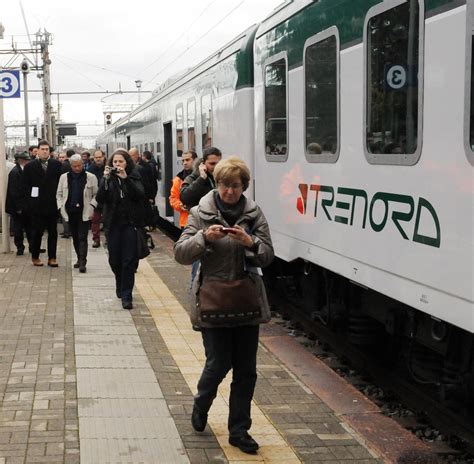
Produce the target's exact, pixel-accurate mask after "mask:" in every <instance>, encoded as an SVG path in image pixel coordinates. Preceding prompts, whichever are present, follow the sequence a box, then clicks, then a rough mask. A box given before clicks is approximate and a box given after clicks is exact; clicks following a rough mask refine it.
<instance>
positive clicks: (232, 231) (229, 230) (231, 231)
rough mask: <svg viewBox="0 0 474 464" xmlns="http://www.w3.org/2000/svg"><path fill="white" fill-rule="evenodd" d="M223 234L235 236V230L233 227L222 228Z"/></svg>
mask: <svg viewBox="0 0 474 464" xmlns="http://www.w3.org/2000/svg"><path fill="white" fill-rule="evenodd" d="M221 232H222V233H224V234H235V229H234V228H233V227H222V229H221Z"/></svg>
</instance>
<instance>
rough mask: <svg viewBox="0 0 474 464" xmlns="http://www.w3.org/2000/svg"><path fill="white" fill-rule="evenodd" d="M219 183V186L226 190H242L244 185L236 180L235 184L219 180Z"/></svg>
mask: <svg viewBox="0 0 474 464" xmlns="http://www.w3.org/2000/svg"><path fill="white" fill-rule="evenodd" d="M217 185H219V187H221V188H223V189H225V190H229V189H232V190H240V189H241V188H242V187H243V185H242V184H241V183H239V182H235V183H233V184H228V183H226V182H218V183H217Z"/></svg>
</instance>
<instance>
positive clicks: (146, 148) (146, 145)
mask: <svg viewBox="0 0 474 464" xmlns="http://www.w3.org/2000/svg"><path fill="white" fill-rule="evenodd" d="M145 151H148V143H145Z"/></svg>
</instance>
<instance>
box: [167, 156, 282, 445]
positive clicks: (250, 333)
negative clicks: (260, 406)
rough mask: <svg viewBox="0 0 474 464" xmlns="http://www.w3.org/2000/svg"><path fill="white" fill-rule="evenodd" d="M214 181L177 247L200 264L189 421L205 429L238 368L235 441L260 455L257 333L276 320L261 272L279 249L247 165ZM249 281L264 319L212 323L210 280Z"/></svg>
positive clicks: (228, 163) (226, 165)
mask: <svg viewBox="0 0 474 464" xmlns="http://www.w3.org/2000/svg"><path fill="white" fill-rule="evenodd" d="M214 178H215V181H216V185H217V188H216V190H213V191H211V192H209V193H208V194H207V195H205V196H204V197H203V198H202V199H201V201H200V202H199V205H198V206H196V207H194V208H192V209H191V211H190V215H189V219H188V225H187V227H186V228H185V229H184V231H183V233H182V235H181V237H180V239H179V240H178V241H177V242H176V244H175V247H174V253H175V259H176V261H178V262H179V263H181V264H192V263H193V262H194V261H197V260H199V261H200V263H201V265H200V269H199V272H198V275H197V276H196V279H195V280H194V284H193V295H194V301H193V304H192V307H191V320H192V323H193V326H194V327H195V328H199V329H200V330H201V332H202V338H203V344H204V349H205V353H206V364H205V366H204V370H203V372H202V374H201V378H200V379H199V382H198V386H197V390H198V391H197V394H196V396H195V397H194V408H193V413H192V418H191V422H192V425H193V427H194V429H195V430H196V431H199V432H202V431H203V430H204V429H205V427H206V423H207V415H208V411H209V409H210V407H211V405H212V402H213V400H214V398H215V397H216V394H217V389H218V387H219V384H220V383H221V382H222V380H223V379H224V377H225V376H226V374H227V373H228V372H229V370H230V369H232V384H231V390H230V398H229V420H228V429H229V443H230V444H231V445H233V446H236V447H238V448H240V449H241V450H242V451H244V452H246V453H255V452H256V451H257V449H258V443H257V442H256V441H255V440H254V439H253V438H252V437H251V436H250V435H249V433H248V430H249V429H250V426H251V424H252V420H251V418H250V405H251V401H252V397H253V393H254V389H255V383H256V380H257V348H258V332H259V324H260V323H262V322H268V321H269V320H270V309H269V306H268V302H267V298H266V295H265V288H264V286H263V281H262V279H261V271H260V269H259V268H260V267H264V266H267V265H269V264H270V263H271V262H272V260H273V246H272V241H271V237H270V232H269V228H268V224H267V221H266V219H265V216H264V215H263V213H262V210H261V209H260V208H259V206H258V205H257V204H256V203H255V202H254V201H252V200H250V199H248V198H246V197H245V196H244V195H243V192H244V191H245V190H246V189H247V187H248V185H249V182H250V171H249V169H248V167H247V166H246V164H245V163H244V162H243V161H242V160H241V159H240V158H238V157H236V156H232V157H230V158H227V159H225V160H222V161H220V162H219V163H218V165H217V166H216V168H215V170H214ZM244 277H248V278H250V279H251V280H252V282H253V283H254V284H255V286H256V288H257V289H258V292H257V293H258V297H257V299H258V306H259V308H260V314H259V315H258V316H255V317H253V318H252V317H250V318H248V317H247V318H246V319H244V320H240V319H238V318H235V319H234V320H224V322H222V320H221V321H218V320H213V319H212V318H206V317H205V316H204V312H203V311H202V304H201V305H200V290H201V287H203V285H204V284H206V282H207V283H208V282H210V281H225V282H235V281H236V280H238V279H243V278H244ZM211 288H213V287H211ZM201 296H202V295H201ZM239 301H240V299H239ZM237 306H238V304H237ZM245 310H246V308H242V311H245Z"/></svg>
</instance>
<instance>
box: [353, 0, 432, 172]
mask: <svg viewBox="0 0 474 464" xmlns="http://www.w3.org/2000/svg"><path fill="white" fill-rule="evenodd" d="M408 1H409V0H386V1H384V2H382V3H379V4H377V5H375V6H373V7H372V8H370V9H369V10H368V12H367V15H366V17H365V21H364V115H363V116H364V121H363V127H362V131H363V133H362V141H363V146H364V154H365V158H366V159H367V161H368V162H369V163H370V164H380V165H393V166H414V165H415V164H416V163H418V161H419V159H420V157H421V153H422V149H423V107H424V76H425V60H424V57H425V42H424V38H425V0H417V2H418V9H419V18H418V63H419V68H418V128H417V147H416V150H415V152H414V153H411V154H407V153H401V154H380V153H370V152H369V150H368V149H367V124H368V117H367V113H368V109H369V105H368V100H367V98H368V89H367V85H368V70H369V69H368V64H369V63H368V61H369V60H368V56H367V52H368V26H369V21H370V20H371V19H372V18H373V17H375V16H378V15H380V14H382V13H385V12H386V11H389V10H392V9H393V8H396V7H398V6H401V5H403V4H405V3H408Z"/></svg>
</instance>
